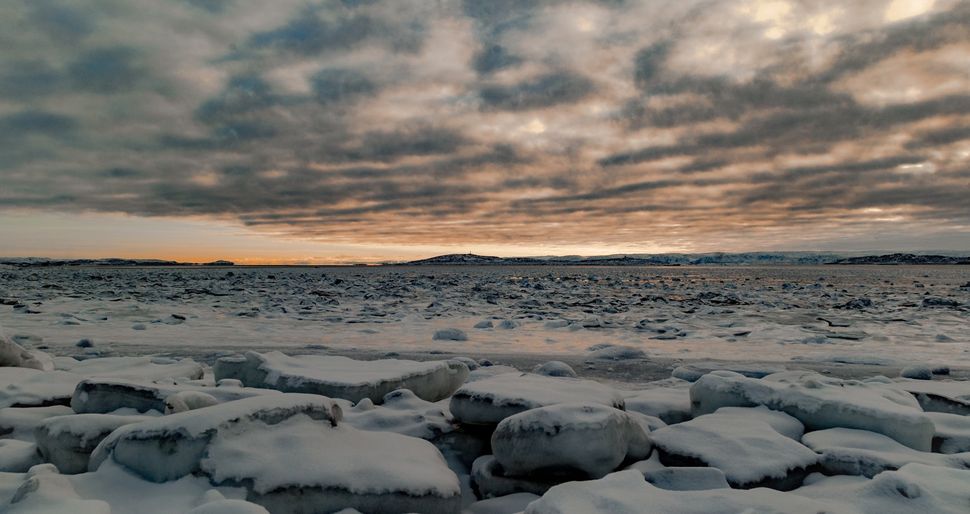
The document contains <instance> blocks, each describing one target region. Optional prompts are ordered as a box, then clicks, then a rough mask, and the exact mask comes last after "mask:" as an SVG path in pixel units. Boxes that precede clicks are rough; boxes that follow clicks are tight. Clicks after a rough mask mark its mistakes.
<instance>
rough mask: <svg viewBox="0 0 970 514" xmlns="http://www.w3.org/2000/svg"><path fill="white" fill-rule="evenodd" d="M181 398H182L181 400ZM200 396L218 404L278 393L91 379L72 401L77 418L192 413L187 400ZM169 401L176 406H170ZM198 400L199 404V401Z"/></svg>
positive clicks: (84, 383)
mask: <svg viewBox="0 0 970 514" xmlns="http://www.w3.org/2000/svg"><path fill="white" fill-rule="evenodd" d="M180 394H181V395H183V397H182V398H181V399H178V395H180ZM199 394H204V395H206V396H208V397H210V398H211V399H212V400H215V401H216V402H217V403H219V402H228V401H233V400H239V399H242V398H250V397H253V396H265V395H270V394H279V393H278V392H277V391H272V390H267V389H257V388H253V387H248V388H238V387H205V386H196V385H189V384H173V383H168V384H165V383H153V382H147V381H138V380H132V379H127V378H89V379H85V380H82V381H81V382H80V383H78V385H77V388H76V389H75V391H74V395H73V396H72V398H71V408H72V409H74V411H75V412H77V413H78V414H106V413H109V412H114V411H116V410H118V409H134V410H137V411H138V412H149V411H158V412H161V413H164V412H172V411H174V410H175V409H174V408H178V409H180V410H181V409H182V408H183V407H185V410H190V409H188V408H187V407H188V406H187V405H182V404H184V403H185V397H184V396H185V395H199ZM173 397H174V398H173ZM170 398H171V399H172V402H173V403H174V404H177V405H171V406H170V405H169V399H170ZM180 400H181V401H180ZM195 400H198V398H196V399H195ZM195 400H193V404H195V403H197V402H196V401H195ZM173 407H174V408H173Z"/></svg>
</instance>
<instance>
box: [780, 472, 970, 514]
mask: <svg viewBox="0 0 970 514" xmlns="http://www.w3.org/2000/svg"><path fill="white" fill-rule="evenodd" d="M967 484H970V471H968V470H959V469H953V468H944V467H937V466H926V465H924V464H915V463H914V464H907V465H905V466H903V467H902V468H900V469H899V471H885V472H882V473H880V474H878V475H876V477H875V478H873V479H872V480H868V479H865V478H861V477H852V476H844V475H843V476H834V477H825V476H822V475H821V474H813V475H812V476H810V477H809V478H808V479H806V485H805V486H803V487H800V488H798V489H796V490H794V491H792V492H791V493H788V496H789V498H792V499H794V498H796V497H805V498H825V499H826V500H828V503H829V505H830V507H828V508H827V510H825V512H839V513H842V512H845V513H856V512H858V513H862V514H913V513H914V512H923V513H930V512H932V513H933V514H966V512H967V505H970V487H967ZM812 512H814V511H812ZM819 512H821V510H820V511H819Z"/></svg>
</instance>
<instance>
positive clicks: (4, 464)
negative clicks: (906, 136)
mask: <svg viewBox="0 0 970 514" xmlns="http://www.w3.org/2000/svg"><path fill="white" fill-rule="evenodd" d="M41 463H43V461H42V460H41V458H40V454H39V453H37V445H36V444H34V443H31V442H27V441H20V440H17V439H0V472H4V473H23V472H25V471H27V470H28V469H30V468H31V467H32V466H34V465H37V464H41Z"/></svg>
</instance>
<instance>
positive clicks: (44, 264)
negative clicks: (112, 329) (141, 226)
mask: <svg viewBox="0 0 970 514" xmlns="http://www.w3.org/2000/svg"><path fill="white" fill-rule="evenodd" d="M0 265H7V266H15V267H18V268H50V267H61V266H114V267H124V266H234V265H235V264H234V263H232V262H230V261H213V262H206V263H194V262H178V261H165V260H160V259H119V258H114V257H112V258H106V259H48V258H46V257H0Z"/></svg>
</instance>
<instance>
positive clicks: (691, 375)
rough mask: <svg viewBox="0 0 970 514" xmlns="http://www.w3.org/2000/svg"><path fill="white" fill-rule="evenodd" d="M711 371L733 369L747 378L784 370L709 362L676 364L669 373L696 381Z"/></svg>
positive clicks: (774, 367) (766, 366) (765, 366)
mask: <svg viewBox="0 0 970 514" xmlns="http://www.w3.org/2000/svg"><path fill="white" fill-rule="evenodd" d="M712 371H733V372H735V373H737V374H739V375H744V376H746V377H748V378H764V377H766V376H768V375H771V374H773V373H780V372H782V371H785V368H783V367H778V366H771V365H765V364H762V365H751V364H742V363H736V362H731V363H728V362H724V363H710V364H686V365H683V366H677V367H676V368H674V370H673V371H672V372H671V373H670V376H671V377H673V378H679V379H681V380H686V381H688V382H696V381H697V379H699V378H701V377H702V376H704V375H706V374H708V373H710V372H712Z"/></svg>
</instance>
